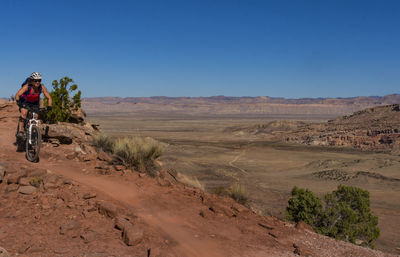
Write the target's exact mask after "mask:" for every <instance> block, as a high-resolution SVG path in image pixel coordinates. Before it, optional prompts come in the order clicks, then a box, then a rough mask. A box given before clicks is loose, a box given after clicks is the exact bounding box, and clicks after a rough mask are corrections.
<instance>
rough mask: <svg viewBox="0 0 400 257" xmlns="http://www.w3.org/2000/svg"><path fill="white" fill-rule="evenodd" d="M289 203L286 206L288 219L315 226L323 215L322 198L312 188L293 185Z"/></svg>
mask: <svg viewBox="0 0 400 257" xmlns="http://www.w3.org/2000/svg"><path fill="white" fill-rule="evenodd" d="M288 203H289V205H288V207H287V208H286V217H287V219H288V220H291V221H294V222H296V223H297V222H299V221H304V222H306V223H307V224H309V225H311V226H312V227H314V226H315V225H316V224H317V223H318V219H319V218H320V217H321V213H322V204H321V200H320V199H319V198H318V197H317V196H316V195H315V194H314V193H313V192H311V191H310V190H308V189H306V190H304V189H301V188H298V187H293V189H292V193H291V197H290V199H289V202H288Z"/></svg>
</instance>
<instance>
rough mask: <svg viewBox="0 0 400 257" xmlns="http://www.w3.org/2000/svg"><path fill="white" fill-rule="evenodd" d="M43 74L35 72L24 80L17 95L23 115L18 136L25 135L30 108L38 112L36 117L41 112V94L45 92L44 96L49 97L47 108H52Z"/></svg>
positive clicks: (20, 119) (16, 98)
mask: <svg viewBox="0 0 400 257" xmlns="http://www.w3.org/2000/svg"><path fill="white" fill-rule="evenodd" d="M41 81H42V75H41V74H40V73H39V72H33V73H32V74H31V75H30V76H29V78H28V79H27V80H26V81H25V82H24V84H23V85H22V87H21V89H20V90H18V92H17V94H16V95H15V100H16V101H17V104H18V106H19V111H20V112H21V116H20V118H19V123H18V133H17V137H23V131H24V128H23V126H24V122H25V119H26V116H27V114H28V109H29V110H32V111H34V112H35V113H36V117H35V118H36V119H37V118H38V113H39V100H40V94H41V93H42V92H43V94H44V96H45V97H46V98H47V99H48V102H49V105H48V107H47V110H51V104H52V99H51V96H50V94H49V92H48V91H47V88H46V87H45V86H44V85H43V84H41V83H40V82H41Z"/></svg>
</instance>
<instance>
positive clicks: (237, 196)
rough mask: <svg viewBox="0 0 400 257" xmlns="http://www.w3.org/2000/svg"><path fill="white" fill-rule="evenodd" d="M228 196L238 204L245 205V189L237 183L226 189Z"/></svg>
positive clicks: (246, 198)
mask: <svg viewBox="0 0 400 257" xmlns="http://www.w3.org/2000/svg"><path fill="white" fill-rule="evenodd" d="M228 194H229V196H230V197H232V198H233V199H234V200H235V201H236V202H238V203H240V204H245V203H246V202H247V200H248V193H247V190H246V187H245V186H244V185H243V184H240V183H238V182H237V183H235V184H233V185H232V186H230V188H229V189H228Z"/></svg>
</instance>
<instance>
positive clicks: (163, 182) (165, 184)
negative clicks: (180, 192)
mask: <svg viewBox="0 0 400 257" xmlns="http://www.w3.org/2000/svg"><path fill="white" fill-rule="evenodd" d="M157 183H158V184H159V185H160V186H162V187H169V186H172V183H171V182H170V181H168V180H166V179H163V178H160V177H157Z"/></svg>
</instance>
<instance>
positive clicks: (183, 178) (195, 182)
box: [177, 173, 205, 191]
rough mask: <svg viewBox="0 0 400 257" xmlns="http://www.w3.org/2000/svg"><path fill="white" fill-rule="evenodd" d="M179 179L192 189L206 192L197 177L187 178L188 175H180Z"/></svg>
mask: <svg viewBox="0 0 400 257" xmlns="http://www.w3.org/2000/svg"><path fill="white" fill-rule="evenodd" d="M177 179H178V181H179V182H181V183H183V184H185V185H188V186H191V187H194V188H199V189H201V190H202V191H205V190H204V185H203V184H201V183H200V182H199V180H198V179H197V178H196V177H190V176H187V175H183V174H182V173H178V178H177Z"/></svg>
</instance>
